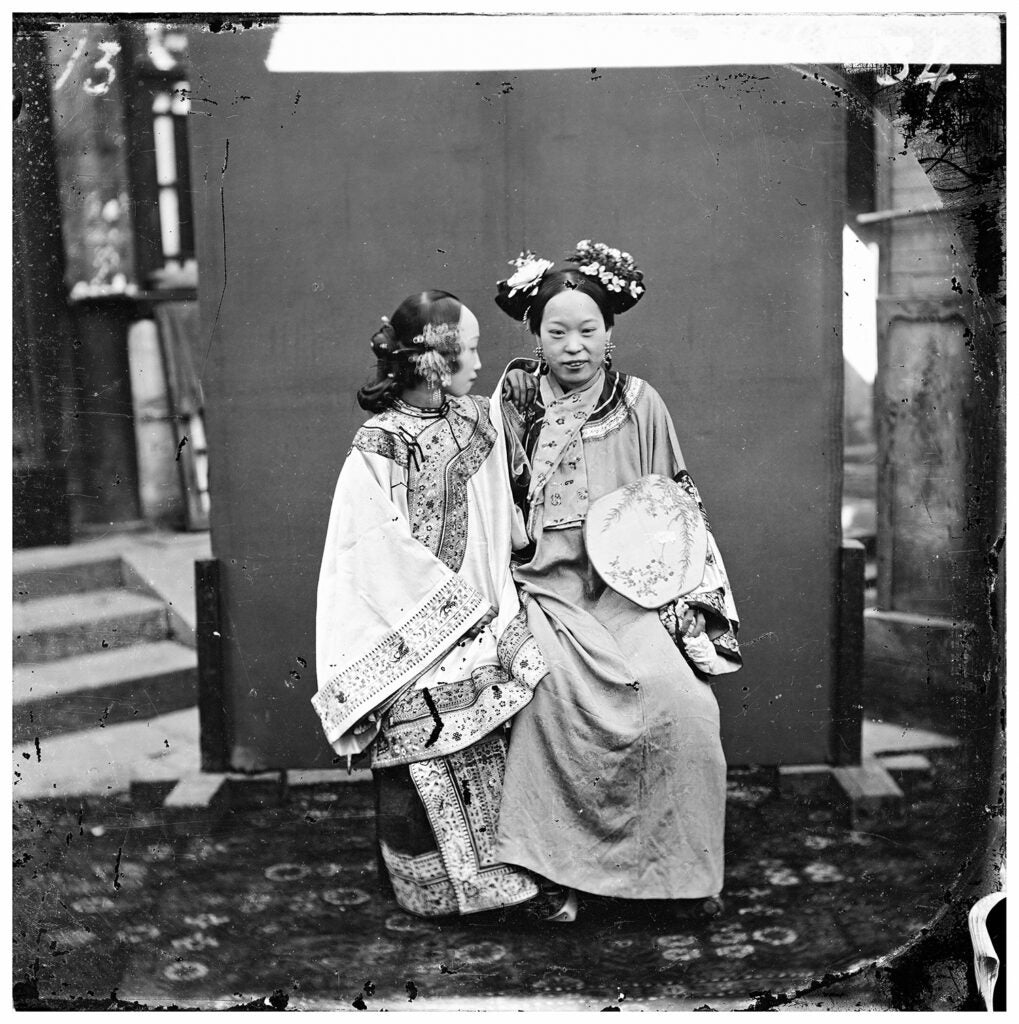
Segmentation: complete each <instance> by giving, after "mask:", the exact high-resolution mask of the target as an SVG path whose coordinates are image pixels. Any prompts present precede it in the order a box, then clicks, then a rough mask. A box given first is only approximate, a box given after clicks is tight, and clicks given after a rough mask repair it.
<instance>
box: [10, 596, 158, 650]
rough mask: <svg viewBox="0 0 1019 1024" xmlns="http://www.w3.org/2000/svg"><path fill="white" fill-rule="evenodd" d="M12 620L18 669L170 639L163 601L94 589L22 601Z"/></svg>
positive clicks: (17, 606)
mask: <svg viewBox="0 0 1019 1024" xmlns="http://www.w3.org/2000/svg"><path fill="white" fill-rule="evenodd" d="M13 620H14V664H16V665H23V664H25V663H27V662H39V661H55V660H57V659H59V658H71V657H75V656H76V655H79V654H88V653H91V652H93V651H105V650H110V649H113V648H117V647H128V646H130V645H131V644H139V643H146V642H149V641H154V640H165V639H166V638H167V637H168V636H169V619H168V616H167V612H166V607H165V605H164V604H163V602H162V601H160V600H158V599H157V598H153V597H148V596H146V595H145V594H139V593H136V592H134V591H129V590H94V591H91V592H90V593H88V594H67V595H63V596H61V597H45V598H40V599H38V600H34V601H23V602H17V603H16V604H15V605H14V615H13Z"/></svg>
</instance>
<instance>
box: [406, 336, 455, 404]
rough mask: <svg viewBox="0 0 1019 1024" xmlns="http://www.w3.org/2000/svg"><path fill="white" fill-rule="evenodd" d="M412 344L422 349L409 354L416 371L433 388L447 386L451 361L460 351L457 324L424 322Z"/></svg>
mask: <svg viewBox="0 0 1019 1024" xmlns="http://www.w3.org/2000/svg"><path fill="white" fill-rule="evenodd" d="M414 345H415V346H420V347H421V348H422V349H423V351H421V352H418V353H416V354H415V355H412V356H410V361H411V362H412V363H413V364H414V367H415V369H416V370H417V372H418V373H419V374H420V375H421V376H422V377H423V378H424V379H425V380H426V381H428V383H429V384H430V385H431V386H432V388H433V389H436V388H438V387H439V386H440V385H441V386H442V387H449V383H450V381H451V380H452V377H453V373H452V366H451V364H452V361H453V359H455V358H456V356H457V353H459V351H460V328H459V326H458V325H457V324H425V329H424V330H423V331H422V332H421V333H420V334H419V335H417V337H416V338H415V339H414Z"/></svg>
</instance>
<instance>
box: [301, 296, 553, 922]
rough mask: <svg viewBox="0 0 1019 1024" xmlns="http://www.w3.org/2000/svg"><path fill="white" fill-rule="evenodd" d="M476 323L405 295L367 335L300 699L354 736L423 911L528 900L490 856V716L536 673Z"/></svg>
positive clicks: (526, 883) (382, 823)
mask: <svg viewBox="0 0 1019 1024" xmlns="http://www.w3.org/2000/svg"><path fill="white" fill-rule="evenodd" d="M477 344H478V324H477V320H476V319H475V317H474V315H473V314H472V313H471V312H470V310H468V309H467V308H466V307H465V306H463V305H462V304H461V303H460V302H459V300H457V299H456V298H455V297H453V296H451V295H449V294H448V293H446V292H438V291H429V292H423V293H420V294H418V295H414V296H411V297H410V298H408V299H407V300H405V301H404V303H402V304H401V306H400V308H399V309H398V310H397V311H396V312H395V313H394V314H393V317H392V320H391V321H390V320H388V319H386V318H384V322H383V326H382V328H381V329H380V330H379V331H378V332H377V333H376V335H375V336H374V338H373V339H372V347H373V349H374V351H375V353H376V356H377V358H378V379H377V380H376V381H375V382H374V383H373V384H371V385H368V386H366V387H365V388H362V390H361V391H360V392H359V394H358V400H359V402H360V403H361V405H362V407H364V408H366V409H368V410H370V411H374V412H375V415H374V416H372V417H371V419H369V420H368V421H367V422H366V423H365V424H364V426H363V427H361V429H360V430H358V432H357V434H356V436H355V438H354V444H353V447H352V448H351V450H350V452H349V454H348V456H347V459H346V462H345V463H344V465H343V468H342V471H341V472H340V476H339V481H338V483H337V486H336V493H335V497H334V500H333V505H332V512H331V515H330V519H329V527H328V533H327V537H326V543H325V553H324V555H323V559H322V569H321V574H320V578H319V586H318V606H317V623H316V628H317V644H316V646H317V651H316V655H317V662H318V664H317V671H318V681H319V690H318V693H317V694H316V696H315V697H314V698H313V703H314V705H315V708H316V710H317V711H318V713H319V716H320V718H321V720H322V724H323V728H324V729H325V732H326V737H327V739H328V741H329V742H330V744H331V745H332V746H333V748H334V749H335V750H336V751H337V753H339V754H341V755H348V756H349V755H353V754H355V753H358V752H360V751H362V750H365V749H366V748H368V747H369V746H370V748H371V750H370V757H371V764H372V768H373V772H374V774H375V779H376V785H377V796H378V806H379V809H380V815H379V821H378V833H379V839H380V845H381V852H382V856H383V860H384V862H385V865H386V868H387V870H388V873H389V877H390V880H391V882H392V886H393V890H394V893H395V896H396V899H397V902H398V903H399V904H400V905H401V906H402V907H404V908H405V909H406V910H409V911H412V912H414V913H417V914H421V915H425V916H437V915H446V914H457V913H460V914H468V913H474V912H477V911H484V910H492V909H497V908H501V907H506V906H511V905H514V904H517V903H521V902H524V901H526V900H529V899H531V898H532V897H533V896H534V895H535V894H536V893H537V891H538V890H537V887H536V885H535V883H534V880H533V879H532V878H531V877H530V876H529V874H528V873H527V872H525V871H521V870H519V869H517V868H513V867H510V866H508V865H506V864H503V863H500V862H499V861H497V860H496V859H495V855H494V844H495V835H496V820H497V814H498V808H499V799H500V793H501V789H502V776H503V769H504V763H505V749H506V744H505V739H504V728H503V726H504V723H505V722H506V721H507V720H508V719H509V718H510V717H511V716H512V715H513V714H515V713H516V712H517V711H518V710H519V709H520V708H521V707H523V706H524V705H526V704H527V702H528V701H529V700H530V699H531V695H532V691H533V688H534V686H535V684H536V683H537V682H538V680H539V679H540V678H541V677H542V676H543V675H544V673H545V667H544V663H543V661H542V659H541V654H540V652H539V651H538V648H537V645H536V644H535V642H534V640H533V638H532V637H531V635H530V631H529V629H528V627H527V625H526V621H525V617H524V615H523V613H522V611H521V609H520V607H519V603H518V599H517V593H516V589H515V586H514V583H513V579H512V577H511V575H510V570H509V559H510V524H511V508H512V499H511V496H510V493H509V485H508V478H507V463H506V449H505V445H504V442H503V440H502V438H501V436H500V435H499V433H498V428H497V426H496V425H495V424H493V422H492V419H491V417H490V415H489V402H488V399H486V398H475V397H473V396H471V395H470V394H469V392H470V389H471V386H472V384H473V382H474V378H475V377H476V376H477V371H478V369H479V368H480V365H481V364H480V362H479V360H478V356H477Z"/></svg>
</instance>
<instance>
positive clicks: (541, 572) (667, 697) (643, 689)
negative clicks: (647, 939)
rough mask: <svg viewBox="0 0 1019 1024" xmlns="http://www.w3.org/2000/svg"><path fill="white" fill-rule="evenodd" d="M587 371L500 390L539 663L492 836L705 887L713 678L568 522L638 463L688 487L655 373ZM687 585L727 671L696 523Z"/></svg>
mask: <svg viewBox="0 0 1019 1024" xmlns="http://www.w3.org/2000/svg"><path fill="white" fill-rule="evenodd" d="M592 387H593V388H594V391H593V392H591V394H588V395H578V394H576V393H571V394H570V395H563V393H562V392H561V391H560V390H559V389H558V388H556V387H555V386H554V385H552V384H551V382H550V381H549V379H548V378H543V380H542V386H541V389H540V393H541V400H540V402H539V403H538V408H537V415H536V417H532V419H531V422H530V424H528V423H527V422H525V421H523V420H522V419H521V418H520V416H519V414H518V413H517V412H516V410H514V409H513V407H512V406H511V405H510V404H509V403H506V402H504V403H503V405H502V415H503V417H504V420H505V423H506V427H507V436H508V437H509V439H510V442H511V467H512V472H513V476H514V481H515V492H516V496H517V499H518V506H519V508H520V511H521V518H522V519H523V520H524V521H525V523H526V533H527V535H528V538H529V540H530V546H529V547H528V548H527V549H525V550H524V551H523V552H522V553H521V555H522V561H521V562H520V563H519V564H517V565H516V566H515V568H514V578H515V579H516V581H517V584H518V585H519V587H520V589H521V600H522V602H523V604H524V606H525V608H526V611H527V621H528V624H529V626H530V628H531V631H532V633H533V635H534V637H535V639H536V640H537V641H538V644H539V646H540V647H541V650H542V653H543V654H544V656H545V660H546V662H547V664H548V668H549V674H548V675H547V676H546V677H545V678H544V679H543V680H542V682H541V683H540V684H539V685H538V687H537V689H536V691H535V695H534V698H533V699H532V700H531V701H530V702H529V703H528V704H527V705H526V706H525V707H523V708H522V709H521V710H520V711H519V712H518V713H517V715H516V717H515V718H514V719H513V723H512V728H511V735H510V744H509V753H508V757H507V764H506V774H505V779H504V783H503V794H502V806H501V810H500V814H499V840H498V845H497V849H496V852H497V855H498V857H499V858H500V860H503V861H505V862H507V863H510V864H515V865H519V866H522V867H524V868H527V869H530V870H531V871H533V872H536V873H538V874H539V875H543V876H544V877H546V878H548V879H550V880H552V881H554V882H557V883H559V884H562V885H566V886H570V887H572V888H576V889H579V890H581V891H583V892H587V893H595V894H601V895H605V896H614V897H624V898H630V899H652V898H658V899H674V898H697V897H705V896H710V895H714V894H717V893H718V892H719V891H720V890H721V888H722V871H723V828H724V820H725V789H726V786H725V771H726V765H725V759H724V757H723V754H722V748H721V743H720V738H719V716H718V705H717V703H716V701H715V696H714V693H713V692H712V688H711V685H710V684H709V682H707V681H706V679H707V678H708V677H707V676H705V675H704V674H703V673H698V672H695V671H694V669H693V668H692V667H691V665H690V663H688V661H687V659H686V657H685V656H684V654H683V653H681V647H682V643H681V642H680V639H679V638H678V636H677V635H676V609H675V607H674V606H670V607H669V608H665V609H662V610H661V611H660V612H656V611H647V610H645V609H643V608H640V607H638V606H637V605H635V604H633V603H632V602H630V601H629V600H627V599H626V598H624V597H622V596H620V595H619V594H617V593H616V592H615V591H613V590H611V589H609V588H607V587H606V586H605V584H604V583H603V582H602V581H601V579H600V578H599V577H598V575H597V573H596V572H595V571H594V569H593V568H592V566H591V564H590V562H589V560H588V557H587V553H586V550H585V545H584V538H583V529H582V526H583V514H584V511H585V510H586V507H587V503H588V502H593V501H595V500H596V499H597V498H599V497H600V496H601V495H603V494H607V493H609V492H610V491H613V490H615V489H616V488H617V487H620V486H622V485H624V484H627V483H631V482H633V481H634V480H636V479H638V478H639V477H641V476H644V475H646V474H648V473H657V474H662V475H664V476H668V477H670V478H673V479H676V480H678V481H679V482H680V483H681V484H682V485H683V486H684V487H685V488H686V489H687V490H688V491H689V492H690V493H691V494H693V495H694V496H697V494H696V489H695V488H694V485H693V482H692V480H691V479H690V477H689V474H687V472H686V469H685V466H684V462H683V457H682V454H681V452H680V449H679V445H678V443H677V441H676V436H675V430H674V428H673V425H672V421H671V419H670V417H669V413H668V410H667V409H666V407H665V404H664V402H663V401H662V399H661V397H660V396H659V395H658V394H657V392H656V391H655V390H654V388H652V387H651V386H650V385H649V384H647V383H646V382H645V381H643V380H640V379H639V378H636V377H630V376H625V375H622V374H619V373H615V372H613V371H611V370H610V371H607V372H606V373H605V374H604V376H599V377H598V378H597V380H595V381H594V382H593V385H592ZM571 403H573V404H571ZM571 410H573V411H571ZM570 415H576V416H577V417H578V418H581V417H582V416H583V417H586V418H584V422H583V426H582V428H581V429H580V432H579V435H578V436H575V438H574V442H573V443H567V444H566V445H565V447H564V448H563V446H562V445H560V448H559V450H557V449H556V446H555V444H554V443H547V442H546V441H545V440H544V438H545V437H546V435H549V436H551V433H550V430H549V425H550V424H551V425H553V426H552V431H551V432H554V431H555V430H556V429H557V428H556V427H555V426H554V424H557V423H558V424H562V423H563V422H564V417H565V418H566V420H567V421H568V418H569V416H570ZM542 417H544V418H542ZM566 440H567V441H568V440H569V438H568V437H567V438H566ZM547 450H550V451H551V456H549V457H547V458H546V456H545V454H544V452H546V451H547ZM553 463H555V465H553ZM536 477H537V478H538V479H537V484H538V486H535V478H536ZM528 491H530V494H529V495H528ZM699 500H700V499H699V497H698V501H699ZM701 508H702V511H703V506H701ZM518 534H519V526H518ZM520 540H521V541H523V540H524V538H523V537H521V538H520ZM686 601H687V603H688V604H689V605H691V606H694V607H697V608H699V609H701V610H702V611H704V613H705V617H706V620H707V623H708V629H707V633H708V636H709V637H710V638H711V640H712V642H713V645H714V652H715V654H716V655H717V656H716V657H715V659H714V662H715V665H714V668H713V669H711V671H712V672H713V673H715V674H724V673H726V672H730V671H735V670H736V669H737V668H739V666H740V664H741V661H740V654H739V648H738V645H737V641H736V631H737V628H738V620H737V617H736V611H735V607H734V605H733V602H732V598H731V595H730V593H729V583H728V579H727V577H726V573H725V568H724V566H723V563H722V559H721V556H720V555H719V553H718V549H717V546H716V545H715V543H714V540H713V538H712V537H711V535H710V529H709V542H708V556H707V564H706V567H705V574H704V579H703V580H702V582H701V584H700V586H699V587H698V588H697V589H696V590H695V591H694V592H693V593H692V594H691V595H689V596H688V597H687V598H686Z"/></svg>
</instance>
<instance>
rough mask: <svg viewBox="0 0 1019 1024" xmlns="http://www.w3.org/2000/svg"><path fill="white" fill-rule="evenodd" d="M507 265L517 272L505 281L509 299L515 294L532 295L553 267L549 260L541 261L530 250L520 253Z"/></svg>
mask: <svg viewBox="0 0 1019 1024" xmlns="http://www.w3.org/2000/svg"><path fill="white" fill-rule="evenodd" d="M509 265H510V266H511V267H516V268H517V272H516V273H515V274H513V275H512V276H511V277H509V278H507V279H506V287H507V288H508V289H509V297H510V298H512V297H513V296H514V295H516V293H517V292H524V293H526V294H527V295H533V294H534V293H535V292H536V291H537V290H538V288H539V287H541V279H542V278H543V277H544V276H545V274H546V273H547V272H548V271H549V270H551V269H552V268H553V267H554V266H555V264H554V263H553V262H552V261H551V260H545V259H541V257H539V256H536V255H535V254H534V253H533V252H531V250H530V249H528V250H527V252H522V253H521V254H520V255H519V256H518V257H517V258H516V259H515V260H510V261H509Z"/></svg>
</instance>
